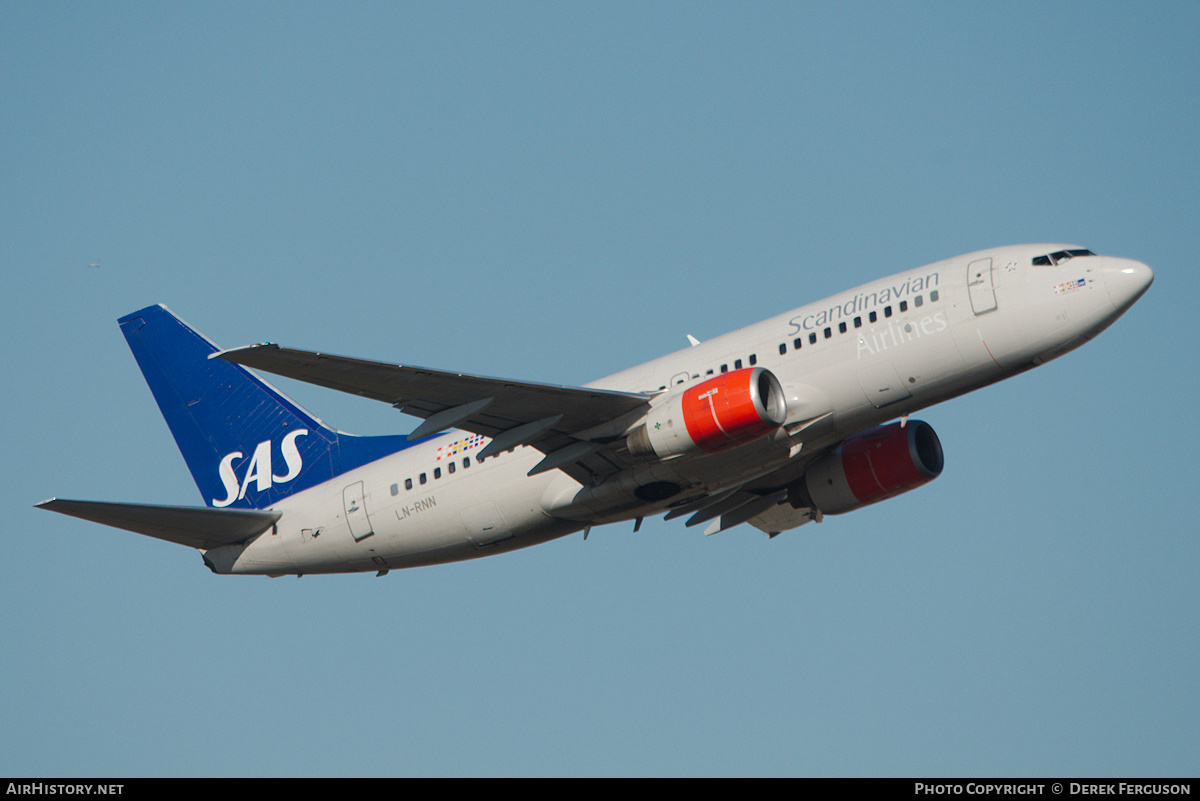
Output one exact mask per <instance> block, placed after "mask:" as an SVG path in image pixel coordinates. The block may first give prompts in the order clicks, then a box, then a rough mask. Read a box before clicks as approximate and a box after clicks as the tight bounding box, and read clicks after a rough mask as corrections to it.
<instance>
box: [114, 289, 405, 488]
mask: <svg viewBox="0 0 1200 801" xmlns="http://www.w3.org/2000/svg"><path fill="white" fill-rule="evenodd" d="M118 322H119V323H120V326H121V331H122V333H124V334H125V339H126V341H128V342H129V348H130V350H132V351H133V355H134V358H136V359H137V362H138V366H139V367H141V368H142V375H144V376H145V377H146V383H147V384H149V385H150V391H151V392H153V393H154V399H155V400H156V401H158V408H159V409H161V410H162V414H163V417H165V418H166V421H167V425H168V426H169V427H170V429H171V433H172V434H173V435H174V437H175V442H176V444H178V445H179V450H180V452H182V453H183V458H184V461H186V462H187V466H188V469H189V470H190V471H191V472H192V478H193V479H195V481H196V486H198V487H199V488H200V493H201V494H202V495H203V496H204V502H205V503H206V504H207V505H209V506H220V507H224V506H228V507H233V508H250V509H265V508H267V507H269V506H271V505H272V504H274V503H276V502H278V501H279V500H281V499H283V498H285V497H287V496H288V495H291V494H293V493H296V492H299V491H301V490H305V489H308V488H309V487H313V486H316V485H317V484H320V483H322V482H324V481H328V480H329V479H331V478H333V477H334V476H336V475H339V474H341V473H344V472H346V471H347V470H352V469H353V468H355V467H360V466H362V465H364V464H367V463H368V462H373V461H375V460H376V459H380V458H382V457H384V456H387V455H388V454H391V453H395V452H396V451H398V450H401V449H403V448H405V447H407V446H408V445H409V444H412V443H409V442H408V441H407V439H406V437H404V436H403V435H398V436H387V437H355V436H351V435H348V434H341V433H339V432H337V431H334V430H333V429H331V428H329V427H327V426H326V425H324V424H323V423H322V422H321V421H320V420H318V419H317V418H315V417H313V416H312V415H310V414H309V413H308V412H306V411H304V410H303V409H301V408H300V407H299V406H297V405H296V404H295V403H293V402H292V401H291V400H289V399H288V398H286V397H284V396H283V395H281V394H280V393H279V392H278V391H277V390H276V389H274V388H273V387H272V386H270V385H269V384H267V383H266V382H264V381H262V380H261V379H259V378H257V377H256V376H254V375H252V374H251V373H250V372H249V371H248V370H246V368H244V367H242V366H240V365H236V364H232V363H230V362H227V361H225V360H224V359H214V358H210V356H212V354H214V353H216V352H217V347H216V346H215V345H214V344H213V343H212V342H209V341H208V340H207V339H205V338H204V337H203V336H202V335H201V334H199V333H197V332H196V331H194V330H192V329H191V328H190V327H188V325H187V324H186V323H184V322H183V321H182V320H180V319H179V318H178V317H176V316H175V315H174V314H173V313H172V312H171V311H170V310H168V309H167V308H166V307H165V306H148V307H146V308H144V309H142V310H141V311H136V312H133V313H132V314H129V315H126V316H125V317H122V318H121V319H120V320H119V321H118Z"/></svg>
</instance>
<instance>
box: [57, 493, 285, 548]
mask: <svg viewBox="0 0 1200 801" xmlns="http://www.w3.org/2000/svg"><path fill="white" fill-rule="evenodd" d="M37 506H38V508H39V509H49V510H50V511H51V512H58V513H59V514H64V515H70V516H71V517H79V518H82V519H84V520H90V521H92V522H93V523H103V524H104V525H106V526H113V527H115V528H123V529H125V530H126V531H132V532H135V533H137V534H145V535H146V536H147V537H156V538H158V539H160V540H166V541H167V542H175V543H179V544H180V545H186V546H188V547H189V548H199V549H201V550H208V549H209V548H217V547H219V546H221V545H232V544H233V543H235V542H242V541H244V540H247V539H249V538H250V537H253V536H255V535H256V534H261V533H262V532H264V531H266V530H267V529H269V528H270V527H271V526H272V525H274V524H275V521H277V520H278V519H279V518H281V517H283V513H282V512H265V511H258V510H255V509H211V508H208V507H204V506H154V505H149V504H141V503H104V502H102V501H69V500H63V499H59V498H51V499H50V500H48V501H43V502H41V503H39V504H37Z"/></svg>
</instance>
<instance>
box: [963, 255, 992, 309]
mask: <svg viewBox="0 0 1200 801" xmlns="http://www.w3.org/2000/svg"><path fill="white" fill-rule="evenodd" d="M967 290H968V291H969V292H970V294H971V309H972V310H973V311H974V312H975V314H976V315H980V314H985V313H986V312H990V311H995V310H996V289H995V287H994V286H993V285H992V260H991V259H980V260H979V261H973V262H971V263H970V264H968V265H967Z"/></svg>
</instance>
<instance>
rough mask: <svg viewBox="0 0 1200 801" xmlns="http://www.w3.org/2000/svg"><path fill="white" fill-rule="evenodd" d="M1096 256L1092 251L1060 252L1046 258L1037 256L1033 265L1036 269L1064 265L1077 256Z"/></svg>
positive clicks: (1079, 249) (1080, 249)
mask: <svg viewBox="0 0 1200 801" xmlns="http://www.w3.org/2000/svg"><path fill="white" fill-rule="evenodd" d="M1095 255H1096V254H1095V253H1093V252H1092V251H1090V250H1084V249H1083V248H1077V249H1075V250H1059V251H1056V252H1054V253H1051V254H1049V255H1046V256H1035V257H1034V259H1033V264H1034V266H1035V267H1049V266H1050V265H1052V264H1062V263H1063V262H1066V261H1070V260H1071V259H1073V258H1075V257H1076V256H1095Z"/></svg>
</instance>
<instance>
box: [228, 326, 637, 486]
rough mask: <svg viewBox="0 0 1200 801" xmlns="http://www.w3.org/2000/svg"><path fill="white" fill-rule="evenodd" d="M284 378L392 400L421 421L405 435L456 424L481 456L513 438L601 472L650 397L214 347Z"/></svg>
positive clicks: (610, 468)
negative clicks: (473, 438)
mask: <svg viewBox="0 0 1200 801" xmlns="http://www.w3.org/2000/svg"><path fill="white" fill-rule="evenodd" d="M215 355H216V356H219V357H220V358H222V359H225V360H226V361H230V362H234V363H236V364H241V365H244V366H246V367H252V368H254V369H257V370H263V371H265V372H268V373H274V374H276V375H282V376H284V377H286V378H292V379H296V380H298V381H305V382H308V383H310V384H316V385H318V386H322V387H327V388H329V389H336V390H339V391H341V392H348V393H350V394H352V395H360V396H362V397H365V398H371V399H373V400H378V401H383V402H384V403H390V404H391V405H393V406H395V407H396V408H397V409H400V410H401V411H402V412H404V413H405V414H410V415H413V416H414V417H419V418H422V419H423V420H425V422H424V423H422V424H421V425H419V426H418V427H417V428H416V429H415V430H414V431H413V432H412V433H411V434H410V435H409V438H410V439H416V438H418V437H422V436H426V435H428V434H435V433H437V432H439V431H443V430H445V429H448V428H459V429H463V430H465V431H471V432H474V433H476V434H483V435H484V436H487V437H490V438H492V442H491V443H490V444H489V445H488V446H487V447H486V448H485V449H484V451H483V455H484V456H487V455H490V454H492V453H497V452H499V451H502V450H506V449H508V448H511V447H514V446H516V445H531V446H533V447H535V448H537V449H538V450H540V451H542V452H543V453H545V454H547V458H546V460H545V461H544V462H543V464H542V465H539V468H535V469H538V470H539V471H540V470H548V469H553V468H556V467H557V468H561V469H564V470H566V471H567V472H569V473H571V474H572V475H575V477H576V478H579V477H580V474H585V475H586V474H593V475H595V474H601V475H603V474H607V473H610V472H614V471H615V470H617V469H620V467H621V466H622V465H621V464H620V463H619V462H620V460H619V459H618V458H617V457H615V456H614V455H613V454H609V453H606V452H605V450H606V449H605V448H604V446H605V445H606V444H607V443H608V442H610V441H611V440H613V439H614V438H615V437H618V436H620V435H621V434H622V433H624V431H625V429H626V428H627V427H628V425H629V424H630V423H631V422H632V421H634V420H636V419H637V418H638V417H640V416H641V415H642V414H644V412H645V410H646V409H647V407H648V405H649V397H648V396H647V395H643V394H640V393H632V392H617V391H613V390H605V389H589V388H586V387H568V386H556V385H552V384H538V383H534V382H529V381H512V380H508V379H502V378H487V377H484V376H476V375H467V374H463V373H453V372H446V371H442V370H431V369H428V368H424V367H412V366H406V365H400V364H387V363H383V362H374V361H366V360H363V359H352V358H348V357H345V356H331V355H328V354H324V353H315V352H311V351H302V350H293V349H290V348H281V347H280V346H278V345H274V344H264V345H252V346H249V347H245V348H234V349H231V350H226V351H222V352H220V353H218V354H215Z"/></svg>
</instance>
